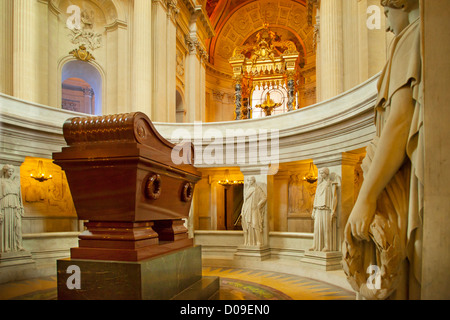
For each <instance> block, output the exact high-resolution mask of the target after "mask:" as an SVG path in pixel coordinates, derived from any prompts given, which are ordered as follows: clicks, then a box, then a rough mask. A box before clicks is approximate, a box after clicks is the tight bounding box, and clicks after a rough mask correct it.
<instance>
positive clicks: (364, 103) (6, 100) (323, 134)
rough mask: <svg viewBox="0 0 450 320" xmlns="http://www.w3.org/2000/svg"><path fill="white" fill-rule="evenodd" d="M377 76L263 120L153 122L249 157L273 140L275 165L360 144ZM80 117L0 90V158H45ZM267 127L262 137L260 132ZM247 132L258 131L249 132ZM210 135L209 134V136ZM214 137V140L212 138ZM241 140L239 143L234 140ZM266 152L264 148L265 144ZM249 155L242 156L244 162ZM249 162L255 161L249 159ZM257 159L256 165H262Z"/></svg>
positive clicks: (174, 138) (199, 144) (167, 134)
mask: <svg viewBox="0 0 450 320" xmlns="http://www.w3.org/2000/svg"><path fill="white" fill-rule="evenodd" d="M378 77H379V75H376V76H374V77H372V78H371V79H369V80H367V81H366V82H364V83H362V84H361V85H359V86H357V87H355V88H353V89H351V90H349V91H347V92H345V93H343V94H341V95H339V96H336V97H334V98H332V99H330V100H327V101H324V102H321V103H318V104H315V105H312V106H309V107H306V108H303V109H300V110H296V111H293V112H289V113H286V114H281V115H275V116H271V117H268V118H261V119H252V120H243V121H230V122H216V123H201V124H200V123H183V124H179V123H154V126H155V128H156V129H157V130H158V132H159V133H160V134H161V135H162V136H163V137H164V138H166V139H167V140H169V141H171V142H174V143H176V142H179V141H180V137H183V139H184V140H187V139H188V138H190V139H191V141H192V142H194V145H196V148H197V149H196V151H201V152H205V150H208V149H207V148H219V149H220V148H222V150H226V148H227V147H231V148H233V149H234V150H233V152H234V154H235V155H237V154H239V153H242V151H244V149H243V148H246V149H245V150H247V151H250V152H248V154H250V158H252V157H256V156H254V155H252V150H253V149H249V148H250V144H249V143H250V141H253V140H252V139H253V138H255V139H256V140H257V141H256V143H257V144H259V143H260V142H261V141H260V140H261V139H263V138H264V139H265V141H267V143H268V145H269V146H270V144H271V143H272V142H274V143H277V146H278V152H279V155H278V157H279V159H278V160H279V163H285V162H290V161H298V160H304V159H312V158H318V157H326V156H330V155H334V154H337V153H341V152H347V151H351V150H355V149H359V148H363V147H365V146H366V145H367V144H368V142H369V141H370V140H371V139H372V137H373V135H374V133H375V127H374V125H373V114H374V113H373V106H374V103H375V99H376V94H377V90H376V83H377V80H378ZM77 116H86V115H85V114H80V113H76V112H71V111H66V110H62V109H57V108H52V107H48V106H44V105H40V104H35V103H31V102H27V101H24V100H20V99H17V98H14V97H11V96H8V95H4V94H0V124H1V135H0V161H1V162H3V163H12V164H20V163H22V162H23V160H24V159H25V157H26V156H32V157H42V158H51V157H52V153H53V152H59V151H60V150H61V148H62V147H64V146H66V143H65V141H64V138H63V133H62V127H63V124H64V122H65V121H66V120H67V119H68V118H71V117H77ZM264 130H267V139H266V137H264V135H262V133H264ZM249 132H256V133H257V134H258V135H256V136H254V137H253V136H250V135H249ZM180 133H181V134H182V135H180ZM211 137H214V138H211ZM217 137H219V138H217ZM244 138H245V144H242V145H241V144H240V143H239V141H240V140H239V139H244ZM269 152H270V148H269ZM250 160H251V159H247V160H246V161H247V164H248V163H249V162H250ZM254 160H255V159H254ZM260 160H261V159H260V158H258V157H257V159H256V163H254V164H256V165H258V164H264V163H263V162H262V161H260ZM224 164H225V165H226V166H233V165H235V166H237V165H239V163H212V164H211V163H204V162H203V163H198V164H197V163H196V166H198V167H200V168H201V167H220V166H224Z"/></svg>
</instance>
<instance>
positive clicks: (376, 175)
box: [342, 0, 424, 299]
mask: <svg viewBox="0 0 450 320" xmlns="http://www.w3.org/2000/svg"><path fill="white" fill-rule="evenodd" d="M382 5H383V6H384V7H385V13H386V17H387V24H388V27H389V28H388V30H389V31H392V32H393V33H394V34H395V35H396V37H395V38H394V40H393V42H392V44H391V49H390V54H389V57H388V61H387V64H386V66H385V68H384V69H383V71H382V73H381V77H380V80H379V83H378V92H379V93H378V98H377V101H376V105H375V113H376V118H375V121H376V129H377V131H376V137H375V138H374V139H373V141H372V142H371V143H370V145H369V146H368V147H367V156H366V158H365V159H364V161H363V164H362V167H363V171H364V182H363V184H362V186H361V190H360V193H359V196H358V199H357V201H356V203H355V206H354V208H353V211H352V212H351V214H350V217H349V219H348V222H347V225H346V228H345V231H344V234H345V235H344V237H345V239H344V243H343V248H342V250H343V259H344V260H343V267H344V271H345V272H346V274H347V277H348V280H349V282H350V284H351V285H352V287H353V288H354V289H355V290H356V291H358V292H359V293H360V294H361V295H362V296H363V297H364V298H367V299H387V298H389V299H419V298H420V279H421V247H422V244H421V239H422V213H423V196H422V194H423V193H422V191H423V174H424V169H423V126H422V123H423V122H422V119H423V103H422V100H423V99H422V96H421V92H422V79H421V52H420V17H419V3H418V0H382ZM371 266H372V267H371ZM374 266H376V267H374ZM370 270H375V271H377V272H376V273H375V274H373V272H369V271H370ZM368 272H369V273H368ZM372 280H376V281H375V282H374V281H372Z"/></svg>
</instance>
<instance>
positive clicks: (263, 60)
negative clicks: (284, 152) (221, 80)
mask: <svg viewBox="0 0 450 320" xmlns="http://www.w3.org/2000/svg"><path fill="white" fill-rule="evenodd" d="M300 62H301V59H300V52H299V51H298V49H297V46H296V44H295V43H294V42H293V41H290V40H282V39H281V37H280V36H279V35H278V34H277V33H276V32H274V31H273V30H271V29H270V28H269V25H268V24H267V23H266V24H264V26H263V29H262V30H260V31H259V32H257V33H256V36H255V41H254V43H249V44H244V45H242V46H237V47H235V49H234V50H233V54H232V56H231V58H230V59H229V63H230V65H231V67H232V70H233V77H234V80H235V91H236V109H235V115H236V120H242V119H248V116H249V110H248V108H249V107H251V101H250V100H251V95H252V92H253V91H254V90H255V88H275V87H281V86H283V87H285V88H286V91H287V101H288V102H287V107H288V111H292V110H294V109H295V105H296V104H295V97H296V91H298V88H297V85H298V84H299V83H301V82H300V81H299V80H300V77H301V74H300ZM243 102H245V103H243ZM280 105H281V104H280V103H279V102H277V101H273V100H272V99H271V98H270V93H266V94H265V101H263V102H262V103H261V104H259V105H256V106H255V107H256V108H261V109H262V110H263V111H264V113H265V115H266V116H270V115H271V114H272V111H273V110H274V108H276V107H278V106H280Z"/></svg>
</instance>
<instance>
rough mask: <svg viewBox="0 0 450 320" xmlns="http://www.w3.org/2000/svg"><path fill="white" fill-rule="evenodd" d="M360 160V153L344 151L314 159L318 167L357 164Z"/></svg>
mask: <svg viewBox="0 0 450 320" xmlns="http://www.w3.org/2000/svg"><path fill="white" fill-rule="evenodd" d="M358 162H359V155H357V154H353V153H348V152H343V153H338V154H333V155H328V156H323V157H318V158H315V159H313V163H314V164H315V165H316V167H317V168H324V167H333V166H341V165H356V164H357V163H358Z"/></svg>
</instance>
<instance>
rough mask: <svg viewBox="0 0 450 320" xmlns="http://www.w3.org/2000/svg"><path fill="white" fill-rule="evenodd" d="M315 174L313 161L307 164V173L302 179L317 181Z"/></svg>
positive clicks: (311, 181) (310, 181)
mask: <svg viewBox="0 0 450 320" xmlns="http://www.w3.org/2000/svg"><path fill="white" fill-rule="evenodd" d="M317 178H318V177H317V175H316V174H315V173H314V167H313V163H312V162H311V163H310V164H309V171H308V173H307V174H306V175H305V176H304V177H303V180H304V181H307V182H309V183H311V184H313V183H315V182H316V181H317Z"/></svg>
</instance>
